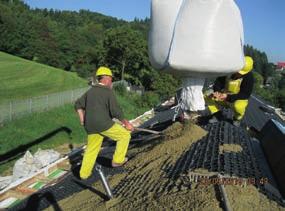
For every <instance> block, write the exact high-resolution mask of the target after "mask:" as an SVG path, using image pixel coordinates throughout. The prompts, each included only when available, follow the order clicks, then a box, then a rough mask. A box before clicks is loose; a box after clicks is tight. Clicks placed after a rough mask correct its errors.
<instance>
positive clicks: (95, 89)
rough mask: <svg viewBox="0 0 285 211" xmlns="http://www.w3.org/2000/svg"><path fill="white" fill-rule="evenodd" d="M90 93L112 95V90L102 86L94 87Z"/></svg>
mask: <svg viewBox="0 0 285 211" xmlns="http://www.w3.org/2000/svg"><path fill="white" fill-rule="evenodd" d="M89 91H90V92H91V93H98V92H99V93H112V90H111V89H110V88H109V87H107V86H104V85H100V84H95V85H93V86H92V87H91V88H90V89H89Z"/></svg>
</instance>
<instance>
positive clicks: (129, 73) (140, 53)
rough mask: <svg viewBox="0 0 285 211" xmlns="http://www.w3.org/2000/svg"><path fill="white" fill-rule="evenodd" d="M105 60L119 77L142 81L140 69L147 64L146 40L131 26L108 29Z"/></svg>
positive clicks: (104, 50) (104, 48) (104, 42)
mask: <svg viewBox="0 0 285 211" xmlns="http://www.w3.org/2000/svg"><path fill="white" fill-rule="evenodd" d="M102 54H103V55H104V56H103V57H104V58H103V61H102V62H101V63H103V64H105V65H108V66H109V67H111V68H112V69H113V70H114V72H115V76H116V77H117V78H120V79H121V80H124V79H125V78H127V79H130V80H132V81H133V82H134V83H136V84H138V83H139V82H140V80H139V75H140V73H139V72H140V70H142V69H143V68H144V67H146V66H147V63H148V56H147V48H146V41H145V40H144V39H143V37H142V35H141V34H140V33H138V32H137V31H134V30H132V29H131V28H130V27H129V26H121V27H117V28H114V29H110V30H107V32H106V34H105V38H104V40H103V52H102Z"/></svg>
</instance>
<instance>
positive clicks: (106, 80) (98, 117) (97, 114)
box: [75, 67, 134, 179]
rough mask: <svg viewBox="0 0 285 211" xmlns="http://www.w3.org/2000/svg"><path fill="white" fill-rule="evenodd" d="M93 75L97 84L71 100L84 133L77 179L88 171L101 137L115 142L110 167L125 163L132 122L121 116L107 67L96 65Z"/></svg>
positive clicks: (93, 160) (86, 175)
mask: <svg viewBox="0 0 285 211" xmlns="http://www.w3.org/2000/svg"><path fill="white" fill-rule="evenodd" d="M96 78H97V81H98V83H97V84H95V85H94V86H92V87H91V88H90V89H89V90H88V91H87V92H86V93H85V94H84V95H83V96H82V97H81V98H79V99H78V100H77V101H76V102H75V109H76V111H77V113H78V115H79V119H80V123H81V125H84V127H85V130H86V132H87V134H88V137H87V147H86V150H85V153H84V156H83V160H82V165H81V169H80V178H81V179H87V178H88V177H89V176H90V175H91V174H92V169H93V167H94V164H95V161H96V158H97V156H98V153H99V151H100V149H101V145H102V142H103V139H104V137H108V138H110V139H112V140H114V141H116V142H117V145H116V150H115V152H114V155H113V160H112V166H113V167H118V166H121V165H123V164H124V163H125V162H127V158H126V157H125V156H126V153H127V150H128V146H129V142H130V138H131V135H130V131H133V129H134V128H133V126H132V124H130V123H129V121H128V120H126V119H124V118H123V112H122V110H121V109H120V108H119V106H118V103H117V100H116V97H115V95H114V93H113V91H112V78H113V75H112V72H111V70H110V69H109V68H107V67H100V68H98V70H97V72H96ZM113 118H116V119H118V120H120V121H121V122H122V123H123V125H124V126H125V128H124V127H123V126H121V125H120V124H118V123H115V122H113V120H112V119H113Z"/></svg>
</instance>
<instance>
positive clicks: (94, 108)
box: [75, 84, 123, 134]
mask: <svg viewBox="0 0 285 211" xmlns="http://www.w3.org/2000/svg"><path fill="white" fill-rule="evenodd" d="M75 109H76V110H78V109H83V110H84V111H85V118H84V127H85V130H86V132H87V133H88V134H94V133H100V132H102V131H105V130H108V129H109V128H111V127H112V126H113V124H114V122H113V121H112V119H113V118H116V119H119V120H123V112H122V110H121V109H120V107H119V106H118V103H117V100H116V97H115V95H114V92H113V91H112V90H111V89H110V88H109V87H107V86H104V85H101V84H96V85H95V86H92V87H91V88H90V89H89V90H88V91H87V92H86V93H85V94H83V95H82V96H81V97H80V98H79V99H78V100H77V101H76V102H75Z"/></svg>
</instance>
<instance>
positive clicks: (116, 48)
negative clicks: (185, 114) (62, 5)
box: [0, 0, 285, 106]
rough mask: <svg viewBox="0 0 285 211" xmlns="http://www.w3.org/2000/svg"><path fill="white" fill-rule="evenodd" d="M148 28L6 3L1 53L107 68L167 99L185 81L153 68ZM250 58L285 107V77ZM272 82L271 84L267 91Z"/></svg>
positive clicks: (142, 23)
mask: <svg viewBox="0 0 285 211" xmlns="http://www.w3.org/2000/svg"><path fill="white" fill-rule="evenodd" d="M148 29H149V20H148V19H146V20H138V19H135V20H134V21H132V22H126V21H123V20H118V19H116V18H112V17H107V16H104V15H101V14H99V13H95V12H90V11H87V10H80V11H79V12H72V11H56V10H47V9H30V8H29V6H27V5H26V4H24V3H23V2H22V1H20V0H13V1H11V0H0V50H1V51H5V52H8V53H11V54H13V55H17V56H21V57H23V58H27V59H29V60H34V61H37V62H40V63H44V64H48V65H51V66H55V67H59V68H62V69H64V70H66V71H73V72H77V73H78V75H79V76H81V77H84V78H87V77H90V76H91V75H92V74H93V72H94V70H96V69H97V67H98V66H101V65H106V66H109V67H110V68H111V69H112V70H113V71H114V75H115V79H116V80H120V79H125V80H128V81H129V82H131V83H132V84H135V85H139V86H143V87H144V88H145V89H146V90H147V91H154V92H156V93H157V94H158V95H159V96H161V97H166V96H168V95H169V94H171V93H173V92H174V91H175V90H176V89H177V87H178V86H179V81H178V80H177V79H176V78H174V77H173V76H171V75H167V74H159V73H158V72H157V71H156V70H154V69H153V68H152V67H151V65H150V63H149V60H148V52H147V33H148ZM245 54H246V55H249V56H252V57H253V59H254V61H255V64H254V68H255V77H256V80H257V83H256V87H255V90H256V92H257V94H260V95H261V96H262V97H264V98H265V99H266V100H268V101H270V102H272V103H274V104H276V105H278V106H280V105H283V106H284V105H285V103H284V102H283V101H284V96H283V95H284V94H283V93H285V92H283V93H282V92H281V91H278V89H279V90H282V89H284V88H285V79H284V77H282V76H281V75H276V74H275V71H274V69H275V67H274V65H273V64H271V63H269V62H268V59H267V56H266V54H265V53H264V52H260V51H258V50H257V49H254V48H253V47H252V46H245ZM269 79H270V80H271V86H270V87H268V88H267V89H264V88H261V87H266V85H267V83H268V81H269ZM154 81H155V83H154ZM282 100H283V101H282Z"/></svg>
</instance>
